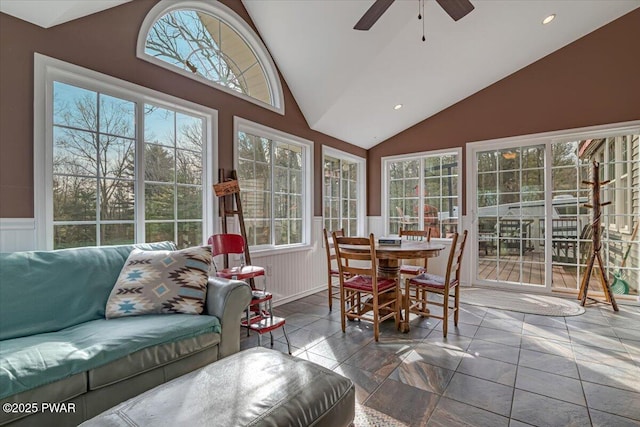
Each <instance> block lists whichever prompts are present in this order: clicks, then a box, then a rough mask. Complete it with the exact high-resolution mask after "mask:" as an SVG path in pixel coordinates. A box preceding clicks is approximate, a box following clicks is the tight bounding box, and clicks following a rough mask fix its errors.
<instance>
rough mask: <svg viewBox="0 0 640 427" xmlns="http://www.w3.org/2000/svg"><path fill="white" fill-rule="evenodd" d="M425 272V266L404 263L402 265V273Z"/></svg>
mask: <svg viewBox="0 0 640 427" xmlns="http://www.w3.org/2000/svg"><path fill="white" fill-rule="evenodd" d="M424 272H425V271H424V267H422V266H420V265H411V264H403V265H401V266H400V274H421V273H424Z"/></svg>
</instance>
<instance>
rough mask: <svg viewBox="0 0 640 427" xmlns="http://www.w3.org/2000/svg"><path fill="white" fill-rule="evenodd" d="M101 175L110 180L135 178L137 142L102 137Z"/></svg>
mask: <svg viewBox="0 0 640 427" xmlns="http://www.w3.org/2000/svg"><path fill="white" fill-rule="evenodd" d="M100 156H101V158H100V161H101V163H100V175H101V176H104V177H108V178H127V179H134V177H135V141H133V140H131V139H124V138H116V137H113V136H105V135H100Z"/></svg>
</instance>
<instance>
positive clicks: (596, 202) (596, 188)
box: [578, 161, 618, 311]
mask: <svg viewBox="0 0 640 427" xmlns="http://www.w3.org/2000/svg"><path fill="white" fill-rule="evenodd" d="M582 183H583V184H588V185H590V186H591V187H592V192H591V194H592V203H591V204H585V205H584V206H585V207H587V208H590V209H593V221H592V223H591V226H592V229H593V235H592V240H593V244H592V245H591V255H590V256H589V260H588V261H587V268H586V270H585V274H584V276H583V277H582V283H581V285H580V292H579V293H578V299H579V300H582V306H584V305H585V304H586V302H587V298H589V299H590V300H592V301H595V302H601V301H598V300H596V299H595V298H591V297H588V296H587V293H588V291H589V280H590V279H591V273H592V272H593V267H594V264H595V262H596V260H597V261H598V266H599V267H600V270H599V271H600V275H599V277H600V283H601V284H602V290H603V291H604V296H605V299H606V303H608V304H611V306H612V307H613V310H614V311H618V304H617V303H616V300H615V298H614V297H613V292H611V285H610V284H609V281H608V280H607V275H606V274H605V272H604V263H603V262H602V255H600V249H601V248H602V243H601V239H600V233H601V229H600V223H601V216H602V209H601V207H602V206H606V205H609V204H611V202H604V203H600V188H601V187H602V186H604V185H607V184H608V183H609V181H602V182H600V164H599V163H598V162H597V161H594V162H593V181H582Z"/></svg>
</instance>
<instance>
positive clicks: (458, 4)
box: [436, 0, 474, 21]
mask: <svg viewBox="0 0 640 427" xmlns="http://www.w3.org/2000/svg"><path fill="white" fill-rule="evenodd" d="M436 1H437V2H438V4H439V5H440V6H441V7H442V8H443V9H444V11H445V12H447V13H448V14H449V16H450V17H452V18H453V20H454V21H457V20H459V19H460V18H464V17H465V16H466V15H467V13H469V12H471V11H472V10H473V9H474V7H473V5H472V4H471V2H470V1H469V0H436Z"/></svg>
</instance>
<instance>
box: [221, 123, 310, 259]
mask: <svg viewBox="0 0 640 427" xmlns="http://www.w3.org/2000/svg"><path fill="white" fill-rule="evenodd" d="M234 125H235V135H236V146H235V151H236V169H237V172H238V181H239V184H240V189H241V197H242V208H243V212H244V220H245V227H246V230H247V241H248V242H249V245H250V246H252V247H254V248H258V249H260V248H264V249H268V248H283V247H291V246H301V245H308V244H309V243H310V239H311V229H310V227H311V201H312V198H313V197H312V193H311V171H312V164H313V163H312V161H311V157H312V149H313V143H312V142H311V141H307V140H304V139H301V138H298V137H295V136H293V135H288V134H286V133H284V132H280V131H277V130H274V129H270V128H268V127H266V126H262V125H258V124H256V123H251V122H249V121H247V120H244V119H241V118H238V117H236V118H235V121H234Z"/></svg>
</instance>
